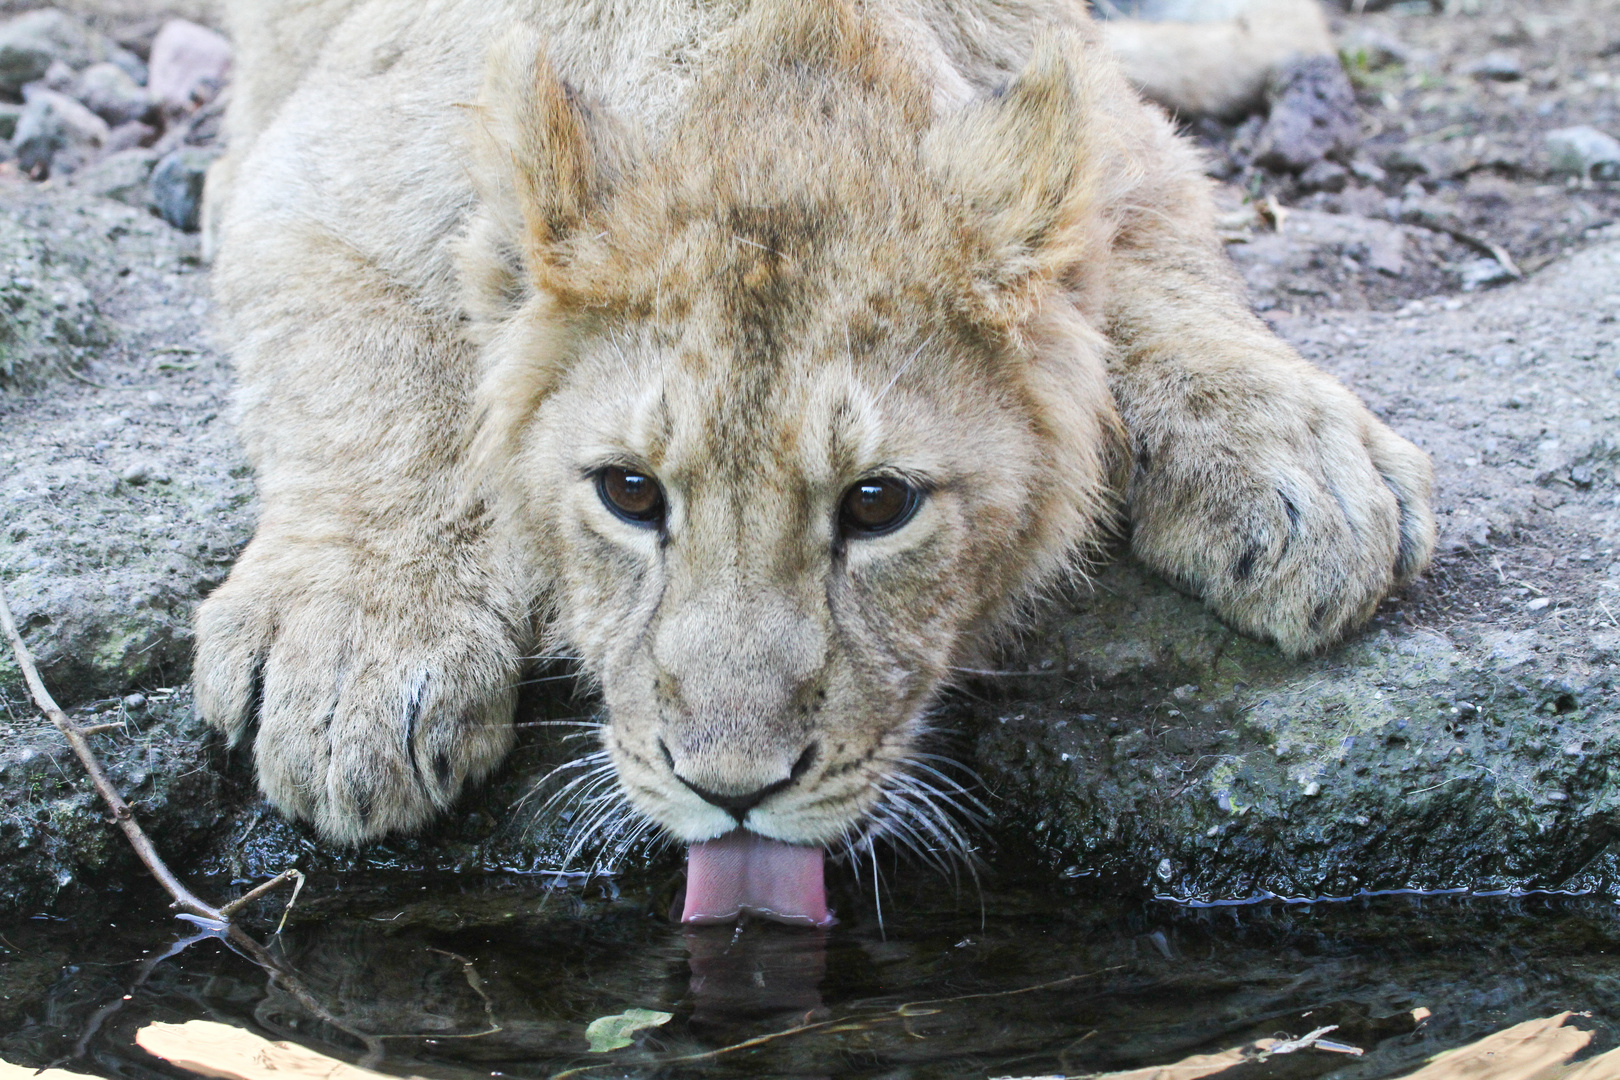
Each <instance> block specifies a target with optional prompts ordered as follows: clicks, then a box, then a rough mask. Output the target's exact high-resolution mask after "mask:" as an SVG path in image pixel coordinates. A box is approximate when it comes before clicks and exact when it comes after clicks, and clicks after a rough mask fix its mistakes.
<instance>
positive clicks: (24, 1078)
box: [0, 1061, 96, 1080]
mask: <svg viewBox="0 0 1620 1080" xmlns="http://www.w3.org/2000/svg"><path fill="white" fill-rule="evenodd" d="M0 1080H96V1078H95V1077H93V1076H86V1075H85V1074H84V1073H76V1072H68V1071H67V1070H66V1069H30V1068H28V1067H26V1066H23V1065H13V1064H12V1063H11V1062H9V1061H0Z"/></svg>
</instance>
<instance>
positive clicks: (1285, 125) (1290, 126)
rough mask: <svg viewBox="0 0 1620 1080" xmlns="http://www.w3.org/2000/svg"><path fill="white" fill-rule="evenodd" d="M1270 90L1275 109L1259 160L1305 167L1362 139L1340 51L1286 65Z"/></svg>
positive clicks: (1285, 167)
mask: <svg viewBox="0 0 1620 1080" xmlns="http://www.w3.org/2000/svg"><path fill="white" fill-rule="evenodd" d="M1266 93H1267V98H1268V100H1269V101H1270V102H1271V113H1270V116H1269V117H1268V118H1267V120H1266V124H1265V127H1264V128H1262V129H1261V131H1260V135H1259V138H1258V140H1257V144H1256V153H1255V157H1254V160H1255V163H1256V164H1258V165H1260V166H1262V167H1264V168H1267V169H1274V170H1277V171H1286V172H1295V173H1297V172H1302V171H1304V170H1305V169H1308V168H1310V167H1311V166H1312V165H1314V164H1316V163H1317V162H1318V161H1321V160H1322V159H1323V158H1328V157H1333V158H1343V157H1347V156H1348V155H1349V154H1350V153H1351V152H1352V151H1354V150H1355V148H1356V146H1357V145H1358V143H1359V142H1360V137H1361V136H1360V122H1359V120H1358V119H1357V117H1356V95H1355V91H1354V90H1353V89H1352V88H1351V86H1350V80H1349V79H1348V78H1347V77H1346V76H1345V74H1344V68H1343V67H1342V66H1341V65H1340V63H1339V60H1338V58H1337V57H1332V56H1315V57H1310V58H1308V59H1303V60H1298V61H1295V62H1294V63H1292V64H1289V65H1287V66H1285V67H1284V68H1282V69H1280V70H1279V71H1277V72H1276V73H1274V74H1273V75H1272V77H1271V81H1270V83H1269V85H1268V86H1267V91H1266Z"/></svg>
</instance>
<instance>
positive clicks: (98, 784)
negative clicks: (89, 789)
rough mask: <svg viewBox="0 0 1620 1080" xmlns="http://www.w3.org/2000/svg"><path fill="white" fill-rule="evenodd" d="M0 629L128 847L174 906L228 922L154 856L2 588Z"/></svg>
mask: <svg viewBox="0 0 1620 1080" xmlns="http://www.w3.org/2000/svg"><path fill="white" fill-rule="evenodd" d="M0 630H3V631H4V633H5V637H6V640H7V641H8V642H10V643H11V652H12V655H14V656H15V657H16V658H17V666H18V667H19V668H21V669H22V673H23V679H24V680H25V681H26V682H27V683H28V692H29V694H30V695H32V696H33V699H34V704H35V705H37V706H38V707H39V711H40V712H42V713H44V714H45V716H46V717H47V718H48V719H49V720H50V722H51V723H53V724H55V725H56V729H57V730H58V731H60V732H61V733H62V735H63V737H65V738H66V739H67V741H68V745H69V746H71V747H73V752H74V753H75V754H77V755H78V757H79V762H80V764H82V765H83V766H84V771H85V772H87V773H89V774H90V782H91V783H92V784H94V785H95V788H96V791H97V792H98V793H99V794H100V795H101V799H102V801H103V802H105V803H106V804H107V808H108V809H109V810H111V811H112V816H113V820H114V821H116V822H117V823H118V827H119V828H121V829H123V830H124V836H125V837H127V838H128V839H129V846H130V847H132V848H134V849H135V855H136V856H137V857H138V858H139V859H140V860H141V862H143V863H145V864H146V868H147V869H148V870H150V871H151V872H152V876H153V877H155V878H157V880H158V884H159V885H162V886H163V888H164V890H165V891H167V892H168V894H169V895H170V896H172V897H174V906H175V907H178V908H184V909H185V910H186V911H189V912H191V913H192V914H193V915H200V916H202V917H203V918H205V919H214V920H216V921H218V922H228V921H229V920H228V919H227V918H226V917H225V916H224V914H222V913H221V912H220V909H219V908H217V907H215V906H214V905H212V904H210V903H208V902H207V901H206V900H203V899H202V898H201V897H199V896H197V895H196V894H195V893H193V892H192V891H191V890H190V889H188V888H186V886H185V884H184V883H183V882H181V880H180V879H179V878H177V877H175V876H174V874H173V873H172V872H171V871H170V870H169V868H168V866H167V865H166V864H165V863H164V862H163V859H162V857H161V856H160V855H158V853H157V849H156V848H155V847H153V846H152V841H151V840H150V839H148V838H147V835H146V833H145V832H144V831H143V830H142V829H141V826H140V822H138V821H136V820H135V815H134V814H133V813H132V812H131V811H130V809H129V804H128V803H126V802H125V801H124V797H123V796H122V795H120V794H119V793H118V789H117V788H115V787H113V785H112V781H110V780H108V779H107V774H106V772H105V771H103V769H102V768H101V761H100V760H99V759H98V758H97V757H96V755H95V752H94V751H93V750H91V749H90V744H89V743H87V742H85V740H84V730H83V729H82V728H80V727H79V725H77V724H75V723H74V722H73V721H72V720H71V719H69V717H68V714H67V713H65V712H63V711H62V707H61V706H60V705H58V704H57V703H56V700H55V699H54V698H52V697H51V695H50V691H48V690H46V689H45V682H44V680H42V679H41V678H40V677H39V668H37V667H36V666H34V657H33V655H32V654H31V653H30V652H29V651H28V646H27V645H25V644H23V639H22V635H21V634H19V633H18V632H17V624H16V623H15V622H14V621H13V620H12V617H11V607H10V605H9V604H7V603H6V596H5V590H3V589H0Z"/></svg>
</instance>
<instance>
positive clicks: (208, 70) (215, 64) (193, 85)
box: [147, 19, 231, 115]
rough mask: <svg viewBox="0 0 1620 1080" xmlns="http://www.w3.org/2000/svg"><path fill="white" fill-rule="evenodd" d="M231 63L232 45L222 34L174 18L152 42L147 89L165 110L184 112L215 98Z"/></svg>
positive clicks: (180, 113) (166, 111)
mask: <svg viewBox="0 0 1620 1080" xmlns="http://www.w3.org/2000/svg"><path fill="white" fill-rule="evenodd" d="M230 63H231V45H230V42H228V41H226V40H225V38H224V37H223V36H221V35H220V34H217V33H215V32H214V31H212V30H210V29H208V28H207V27H204V26H198V25H197V24H196V23H193V22H188V21H186V20H185V19H173V20H171V21H169V22H167V23H165V24H164V26H163V29H162V30H160V31H158V35H157V37H156V39H155V40H153V42H152V57H151V61H150V65H149V69H148V70H149V73H148V77H147V90H148V91H149V92H150V93H151V96H152V100H153V101H154V102H156V103H157V105H158V106H159V107H160V108H161V109H162V110H163V111H164V112H165V113H169V114H176V115H184V114H186V113H190V112H192V111H193V110H195V109H196V108H197V107H198V106H200V105H203V104H205V103H206V102H209V101H212V100H213V99H214V97H215V95H216V94H218V93H219V90H220V87H221V86H223V85H224V81H225V73H226V71H227V70H228V69H229V68H230Z"/></svg>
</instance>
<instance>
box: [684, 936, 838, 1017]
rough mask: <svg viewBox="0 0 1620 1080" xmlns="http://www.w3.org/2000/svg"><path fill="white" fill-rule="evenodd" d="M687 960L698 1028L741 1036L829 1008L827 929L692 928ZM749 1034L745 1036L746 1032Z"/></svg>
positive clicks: (820, 1013) (823, 1012)
mask: <svg viewBox="0 0 1620 1080" xmlns="http://www.w3.org/2000/svg"><path fill="white" fill-rule="evenodd" d="M682 936H684V937H685V939H686V951H687V954H688V955H687V961H686V962H687V965H688V966H689V967H690V968H691V969H692V981H691V982H690V983H688V984H687V986H688V988H689V989H690V991H691V994H692V1017H691V1020H690V1021H688V1023H689V1024H690V1026H691V1028H692V1030H693V1031H694V1032H696V1033H698V1034H709V1035H713V1036H716V1037H718V1038H721V1039H724V1040H725V1041H728V1042H729V1041H735V1037H736V1036H737V1035H738V1030H737V1029H738V1028H739V1027H743V1026H747V1025H750V1024H752V1025H756V1026H757V1025H761V1024H763V1025H766V1026H764V1027H757V1030H770V1029H772V1028H781V1027H793V1026H797V1025H800V1024H808V1023H812V1022H814V1021H816V1020H823V1019H826V1017H827V1016H829V1015H831V1014H830V1013H829V1012H828V1011H827V1008H826V1007H825V1006H824V1005H823V1004H822V1002H821V980H822V978H823V977H824V976H825V975H826V974H827V931H826V930H822V929H806V928H803V927H787V926H775V925H772V924H770V923H763V922H759V921H757V920H756V921H754V922H751V923H745V924H743V925H740V926H734V927H732V926H703V927H688V928H687V929H686V931H685V933H684V934H683V935H682ZM742 1037H744V1038H746V1037H747V1036H746V1035H744V1036H742Z"/></svg>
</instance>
